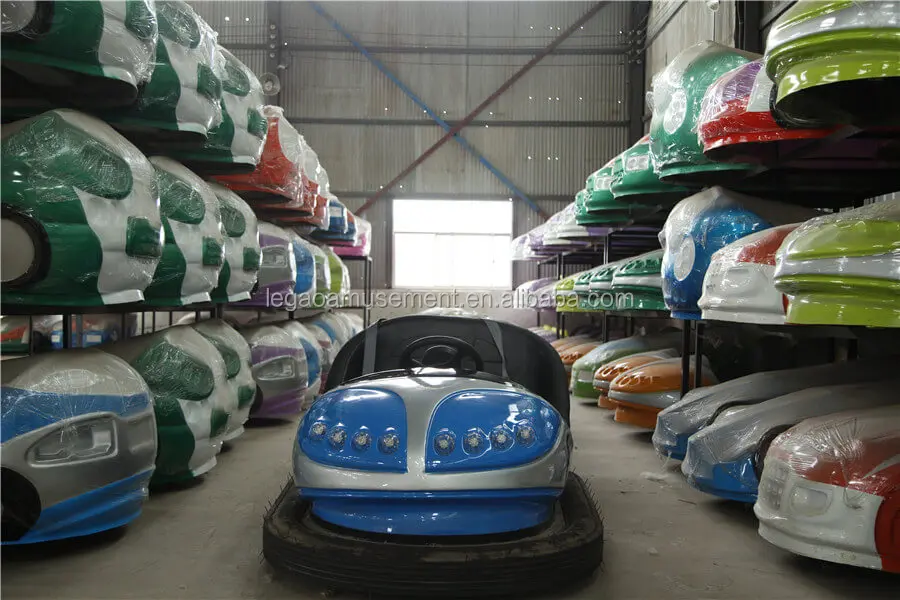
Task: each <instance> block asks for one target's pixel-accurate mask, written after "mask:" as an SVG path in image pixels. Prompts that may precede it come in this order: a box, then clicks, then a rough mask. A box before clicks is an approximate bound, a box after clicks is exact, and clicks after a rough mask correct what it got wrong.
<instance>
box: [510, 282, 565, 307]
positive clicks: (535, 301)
mask: <svg viewBox="0 0 900 600" xmlns="http://www.w3.org/2000/svg"><path fill="white" fill-rule="evenodd" d="M554 283H556V278H555V277H544V278H542V279H532V280H531V281H526V282H525V283H523V284H522V285H520V286H519V287H517V288H516V290H515V292H513V307H514V308H538V307H540V306H541V301H542V300H543V299H542V298H541V297H540V296H539V294H540V293H541V291H542V290H543V289H544V288H546V287H547V286H550V285H553V284H554ZM551 299H552V298H551Z"/></svg>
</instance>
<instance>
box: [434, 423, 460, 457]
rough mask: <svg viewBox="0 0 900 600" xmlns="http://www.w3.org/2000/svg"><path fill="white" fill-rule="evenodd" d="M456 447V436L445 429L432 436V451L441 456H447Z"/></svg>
mask: <svg viewBox="0 0 900 600" xmlns="http://www.w3.org/2000/svg"><path fill="white" fill-rule="evenodd" d="M455 448H456V436H455V435H453V432H452V431H449V430H447V429H444V430H441V431H440V432H439V433H438V434H437V435H436V436H434V451H435V452H437V453H438V454H440V455H442V456H448V455H449V454H452V453H453V450H454V449H455Z"/></svg>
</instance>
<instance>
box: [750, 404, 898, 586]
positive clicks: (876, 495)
mask: <svg viewBox="0 0 900 600" xmlns="http://www.w3.org/2000/svg"><path fill="white" fill-rule="evenodd" d="M753 511H754V512H755V513H756V517H757V518H758V519H759V534H760V535H761V536H762V537H763V538H764V539H766V540H768V541H769V542H771V543H773V544H775V545H776V546H779V547H780V548H784V549H785V550H789V551H791V552H793V553H795V554H800V555H803V556H809V557H811V558H817V559H820V560H827V561H830V562H834V563H842V564H849V565H854V566H857V567H865V568H868V569H878V570H883V571H889V572H892V573H900V538H898V537H897V532H898V529H897V528H898V524H900V406H889V407H885V408H874V409H871V410H853V411H848V412H843V413H838V414H835V415H829V416H827V417H820V418H817V419H808V420H806V421H803V422H802V423H800V424H799V425H796V426H794V427H792V428H791V429H789V430H788V431H787V432H785V433H783V434H781V435H780V436H778V437H777V438H775V441H774V442H772V445H771V447H770V448H769V452H768V454H766V461H765V467H764V468H763V471H762V477H761V478H760V482H759V499H758V500H757V501H756V505H755V506H754V507H753Z"/></svg>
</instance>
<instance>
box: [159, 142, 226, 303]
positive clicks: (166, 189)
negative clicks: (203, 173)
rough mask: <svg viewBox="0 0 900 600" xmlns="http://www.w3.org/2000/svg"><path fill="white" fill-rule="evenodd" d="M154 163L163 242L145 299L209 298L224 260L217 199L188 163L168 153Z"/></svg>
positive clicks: (201, 299) (189, 300) (207, 299)
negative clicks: (176, 159) (161, 251)
mask: <svg viewBox="0 0 900 600" xmlns="http://www.w3.org/2000/svg"><path fill="white" fill-rule="evenodd" d="M150 162H151V163H153V166H154V167H155V168H156V176H157V180H158V181H159V212H160V214H161V215H162V223H163V229H164V231H165V243H164V246H163V253H162V259H160V261H159V265H157V267H156V273H154V275H153V281H152V282H151V283H150V285H149V286H147V289H146V290H145V291H144V296H145V301H146V302H147V303H148V304H154V305H158V306H181V305H183V304H193V303H195V302H208V301H209V299H210V296H209V294H210V292H211V291H212V290H213V288H215V287H216V285H217V284H218V281H219V272H220V271H221V270H222V264H223V262H224V260H225V258H224V252H225V251H224V247H223V246H224V243H225V239H224V237H223V236H222V218H221V216H220V214H219V200H218V198H216V195H215V194H214V193H213V191H212V190H211V189H210V187H209V186H208V185H206V183H205V182H204V181H203V180H202V179H200V178H199V177H198V176H197V175H195V174H194V173H192V172H191V171H190V170H189V169H188V168H187V167H185V166H184V165H182V164H180V163H177V162H175V161H174V160H172V159H171V158H166V157H164V156H154V157H152V158H151V159H150Z"/></svg>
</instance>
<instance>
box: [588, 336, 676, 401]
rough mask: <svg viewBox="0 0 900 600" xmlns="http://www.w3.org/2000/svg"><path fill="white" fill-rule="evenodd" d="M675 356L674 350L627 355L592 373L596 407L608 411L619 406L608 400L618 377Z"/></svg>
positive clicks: (607, 363)
mask: <svg viewBox="0 0 900 600" xmlns="http://www.w3.org/2000/svg"><path fill="white" fill-rule="evenodd" d="M677 356H678V350H676V349H675V348H668V349H665V350H654V351H652V352H638V353H637V354H629V355H628V356H624V357H622V358H620V359H618V360H611V361H608V362H606V363H605V364H603V365H602V366H600V367H599V368H598V369H597V370H596V371H594V377H593V379H592V380H591V387H593V388H594V392H593V394H592V396H597V406H598V407H600V408H608V409H610V410H615V409H616V408H617V407H618V406H619V405H618V404H617V403H615V402H613V401H612V400H610V399H609V386H610V384H611V383H612V381H613V379H615V378H616V377H618V376H619V375H621V374H623V373H626V372H628V371H630V370H632V369H636V368H638V367H643V366H645V365H649V364H651V363H655V362H657V361H660V360H665V359H667V358H675V357H677Z"/></svg>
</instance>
